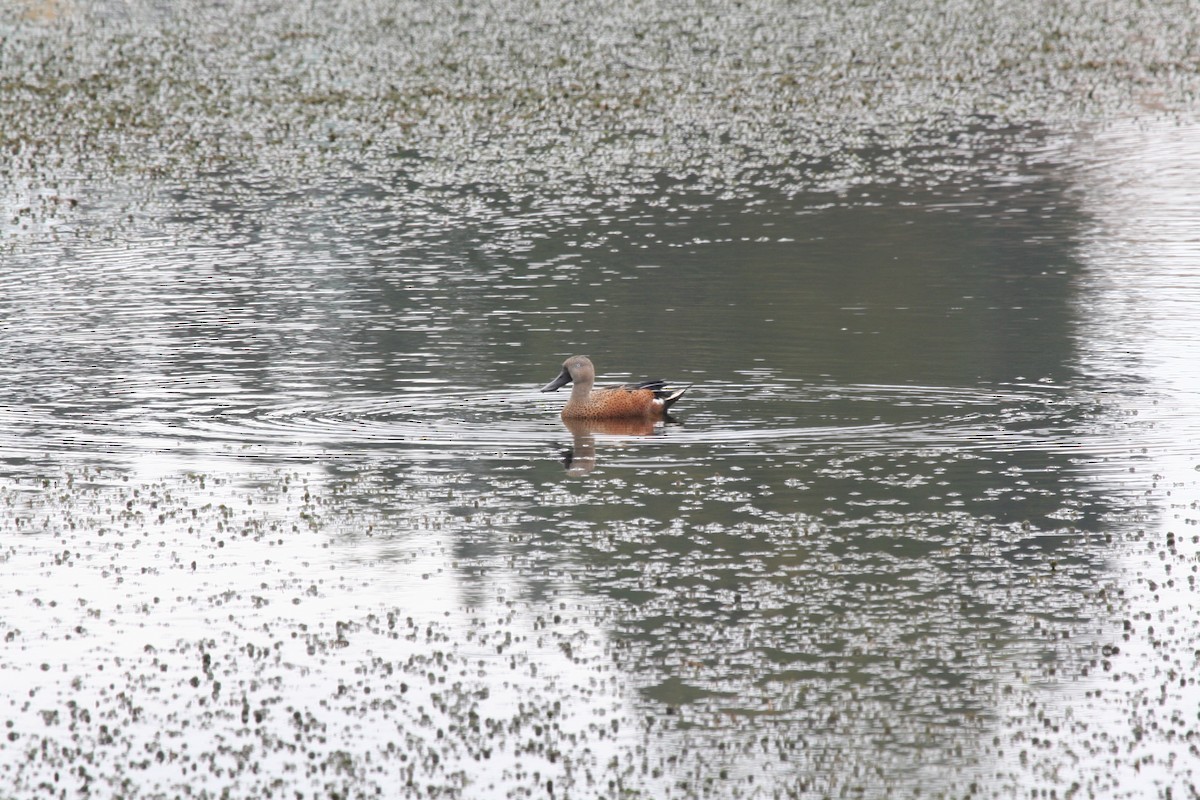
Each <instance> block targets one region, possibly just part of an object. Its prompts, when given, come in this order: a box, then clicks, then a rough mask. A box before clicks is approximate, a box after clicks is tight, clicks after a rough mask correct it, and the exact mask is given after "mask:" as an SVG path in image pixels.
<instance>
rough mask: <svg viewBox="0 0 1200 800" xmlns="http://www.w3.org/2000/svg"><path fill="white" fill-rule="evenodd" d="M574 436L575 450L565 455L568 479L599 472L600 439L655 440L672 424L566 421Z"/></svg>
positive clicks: (623, 420) (642, 420)
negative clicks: (652, 438) (597, 470)
mask: <svg viewBox="0 0 1200 800" xmlns="http://www.w3.org/2000/svg"><path fill="white" fill-rule="evenodd" d="M562 422H563V425H565V426H566V428H567V430H569V431H570V432H571V449H570V450H567V451H566V452H564V453H563V466H564V467H566V469H567V474H568V475H573V476H580V475H587V474H588V473H589V472H591V471H592V470H593V469H595V468H596V437H597V435H599V436H604V437H629V436H654V435H662V434H663V426H665V425H668V424H670V423H668V422H662V421H658V422H656V421H655V420H652V419H611V420H580V419H564V420H563V421H562Z"/></svg>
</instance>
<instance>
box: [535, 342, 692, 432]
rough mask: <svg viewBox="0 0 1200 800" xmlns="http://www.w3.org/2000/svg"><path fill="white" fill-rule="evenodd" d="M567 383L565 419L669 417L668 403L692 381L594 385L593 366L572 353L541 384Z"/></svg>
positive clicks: (551, 386)
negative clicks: (680, 383)
mask: <svg viewBox="0 0 1200 800" xmlns="http://www.w3.org/2000/svg"><path fill="white" fill-rule="evenodd" d="M568 383H570V384H573V385H572V387H571V396H570V398H568V399H567V404H566V405H565V406H563V410H562V418H563V419H564V420H612V419H642V420H668V419H670V415H669V414H668V411H670V408H671V406H673V405H675V403H676V402H678V401H679V398H681V397H683V393H684V392H686V391H687V390H688V389H690V388H692V385H691V384H687V385H686V386H681V387H675V386H669V385H668V384H667V383H666V381H662V380H648V381H641V382H639V383H623V384H620V385H616V386H599V387H598V386H595V385H594V384H595V383H596V367H595V366H594V365H593V364H592V360H591V359H590V358H588V357H587V356H571V357H570V358H568V359H567V360H566V361H564V362H563V365H562V371H561V372H559V373H558V377H557V378H555V379H554V380H552V381H550V382H549V383H547V384H546V385H545V386H543V387H542V391H543V392H553V391H557V390H558V389H559V388H561V387H563V386H566V385H567V384H568Z"/></svg>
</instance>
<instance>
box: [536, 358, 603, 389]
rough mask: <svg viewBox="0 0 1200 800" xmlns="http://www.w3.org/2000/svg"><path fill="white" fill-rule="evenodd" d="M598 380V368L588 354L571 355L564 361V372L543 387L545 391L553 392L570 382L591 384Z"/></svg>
mask: <svg viewBox="0 0 1200 800" xmlns="http://www.w3.org/2000/svg"><path fill="white" fill-rule="evenodd" d="M595 380H596V368H595V367H593V366H592V360H591V359H590V358H588V357H587V356H571V357H570V358H568V359H567V360H566V361H564V362H563V365H562V372H560V373H558V377H557V378H555V379H554V380H552V381H550V382H549V383H547V384H546V385H545V386H543V387H542V391H543V392H553V391H555V390H556V389H558V388H559V387H560V386H566V385H567V384H568V383H574V384H576V385H579V384H589V385H590V384H591V383H593V382H594V381H595Z"/></svg>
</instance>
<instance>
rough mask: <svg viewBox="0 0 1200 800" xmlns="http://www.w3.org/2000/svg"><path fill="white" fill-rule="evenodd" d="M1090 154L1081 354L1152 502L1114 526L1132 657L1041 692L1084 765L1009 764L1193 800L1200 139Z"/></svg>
mask: <svg viewBox="0 0 1200 800" xmlns="http://www.w3.org/2000/svg"><path fill="white" fill-rule="evenodd" d="M1088 146H1089V147H1091V148H1094V151H1093V152H1089V153H1086V154H1085V158H1083V159H1081V161H1083V162H1084V163H1086V164H1089V165H1091V166H1089V167H1088V168H1086V169H1084V170H1083V171H1082V173H1081V189H1082V192H1083V201H1084V203H1083V205H1084V208H1083V210H1084V211H1085V213H1087V214H1088V215H1089V216H1090V217H1091V218H1092V219H1093V220H1094V221H1095V223H1096V225H1095V229H1094V231H1093V232H1092V233H1091V235H1090V238H1089V240H1088V241H1087V242H1086V243H1085V245H1084V246H1083V248H1082V249H1081V253H1080V256H1081V258H1082V259H1083V261H1084V266H1085V268H1086V272H1085V277H1084V279H1083V282H1082V284H1081V286H1080V292H1079V295H1078V309H1077V314H1078V317H1079V319H1080V320H1081V322H1080V338H1079V341H1080V350H1081V357H1082V359H1083V364H1084V367H1085V369H1086V370H1087V371H1088V372H1089V373H1090V377H1091V378H1093V379H1096V380H1098V381H1100V382H1101V383H1102V385H1103V388H1104V389H1105V390H1107V391H1111V392H1112V393H1113V396H1114V398H1115V400H1116V405H1117V408H1118V409H1119V411H1118V416H1117V418H1114V419H1113V420H1112V421H1111V431H1110V435H1111V436H1112V437H1113V438H1114V440H1115V441H1114V442H1113V443H1112V444H1113V445H1114V447H1113V449H1112V451H1113V452H1124V453H1126V454H1127V455H1126V458H1127V461H1128V464H1127V468H1128V470H1129V472H1130V473H1131V474H1132V476H1131V477H1133V479H1134V480H1133V483H1132V486H1136V487H1137V488H1138V489H1139V494H1140V493H1142V492H1144V496H1145V498H1146V500H1145V501H1138V500H1133V499H1131V500H1130V503H1131V504H1134V503H1137V502H1146V503H1147V505H1146V506H1145V507H1140V506H1135V507H1131V508H1128V509H1126V512H1125V513H1123V514H1122V518H1126V517H1129V518H1131V519H1127V520H1126V521H1125V522H1117V523H1114V526H1115V528H1114V532H1120V531H1122V529H1123V528H1128V529H1129V533H1130V534H1132V536H1131V537H1130V539H1131V541H1130V542H1129V546H1127V547H1126V548H1125V549H1124V551H1123V552H1118V553H1116V554H1114V555H1115V557H1114V563H1113V564H1112V565H1111V567H1110V572H1109V578H1108V579H1106V580H1105V581H1104V583H1105V584H1106V585H1108V586H1112V587H1114V588H1117V589H1119V590H1123V592H1124V603H1123V604H1122V603H1121V601H1120V600H1119V599H1118V600H1117V603H1116V604H1115V605H1114V614H1113V618H1112V619H1109V620H1106V621H1105V622H1104V624H1103V629H1102V634H1101V635H1102V637H1103V640H1102V642H1101V643H1100V644H1109V645H1113V646H1116V647H1117V648H1118V650H1117V651H1116V653H1115V655H1113V656H1112V658H1111V672H1110V671H1107V670H1104V669H1100V668H1097V669H1094V670H1093V671H1092V673H1091V676H1090V677H1089V678H1087V679H1083V680H1079V681H1076V683H1075V684H1074V685H1072V686H1070V688H1069V689H1066V690H1065V691H1063V690H1064V687H1062V686H1059V687H1056V691H1052V692H1051V693H1050V694H1049V695H1048V696H1047V697H1044V698H1040V699H1044V700H1045V701H1046V705H1047V706H1049V707H1051V708H1054V709H1055V711H1054V714H1055V717H1056V719H1055V722H1056V723H1058V724H1059V726H1060V728H1061V731H1062V734H1061V737H1062V738H1063V740H1064V741H1063V746H1065V747H1068V748H1070V753H1071V755H1072V756H1073V758H1072V759H1065V758H1063V756H1064V753H1063V752H1059V753H1057V754H1056V755H1051V754H1049V753H1045V754H1036V755H1033V756H1032V757H1031V758H1030V760H1029V763H1028V764H1027V765H1026V764H1022V766H1020V767H1018V766H1016V765H1015V764H1008V765H1007V766H1008V767H1010V768H1012V769H1014V770H1015V771H1016V773H1018V774H1020V773H1021V772H1033V773H1034V775H1032V776H1027V778H1026V780H1025V781H1022V782H1024V783H1029V782H1030V779H1033V780H1051V781H1052V785H1053V784H1057V785H1059V786H1061V787H1067V786H1070V785H1071V784H1072V783H1075V782H1078V783H1079V784H1080V786H1081V787H1083V790H1084V791H1083V795H1084V796H1089V795H1090V796H1105V797H1140V796H1148V795H1157V796H1163V792H1164V790H1166V791H1167V792H1170V791H1171V790H1172V789H1173V790H1174V793H1175V796H1190V795H1189V794H1188V791H1187V790H1188V789H1189V787H1194V786H1195V785H1196V784H1197V778H1200V768H1198V766H1197V763H1196V760H1195V757H1194V755H1193V753H1192V751H1190V750H1189V743H1188V741H1186V737H1187V736H1190V733H1189V731H1190V730H1193V729H1194V725H1195V720H1196V709H1197V708H1200V687H1198V686H1197V684H1196V683H1195V681H1194V680H1192V679H1194V677H1195V675H1196V669H1197V663H1196V662H1197V659H1196V656H1195V652H1196V646H1197V643H1198V642H1200V614H1198V612H1197V595H1196V586H1195V584H1194V583H1192V582H1190V581H1189V578H1192V579H1194V576H1195V573H1194V572H1192V571H1191V569H1192V567H1194V565H1195V563H1196V560H1197V554H1196V551H1197V545H1196V543H1195V542H1194V541H1193V539H1194V537H1195V536H1196V535H1197V533H1200V531H1198V529H1197V527H1196V517H1197V513H1196V508H1198V507H1200V473H1198V472H1197V466H1198V465H1200V130H1198V129H1196V128H1187V127H1179V126H1176V125H1174V124H1169V123H1163V124H1161V125H1152V124H1148V123H1141V124H1138V125H1132V124H1131V125H1128V126H1123V127H1120V128H1116V129H1113V130H1110V131H1107V132H1105V133H1103V134H1101V135H1099V136H1098V137H1097V138H1096V139H1095V140H1094V141H1093V142H1091V143H1089V145H1088ZM1130 494H1131V495H1132V493H1130ZM1143 529H1144V536H1143V535H1139V534H1137V533H1136V531H1139V530H1143ZM1115 540H1116V541H1118V542H1120V541H1122V540H1123V537H1115ZM1176 548H1177V550H1176ZM1097 588H1100V587H1099V586H1098V587H1097ZM1123 623H1128V624H1129V625H1131V627H1130V628H1126V627H1125V625H1124V624H1123ZM1056 692H1061V693H1060V694H1059V693H1056ZM1018 694H1019V693H1018ZM1006 711H1014V709H1006ZM1017 715H1018V716H1019V712H1018V713H1017ZM1181 723H1182V724H1181ZM1076 739H1078V740H1079V741H1076ZM1014 749H1015V748H1014ZM1035 752H1036V751H1035ZM1150 787H1154V789H1153V790H1151V789H1150ZM1192 791H1193V792H1194V788H1193V789H1192ZM1166 796H1170V794H1167V795H1166Z"/></svg>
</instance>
